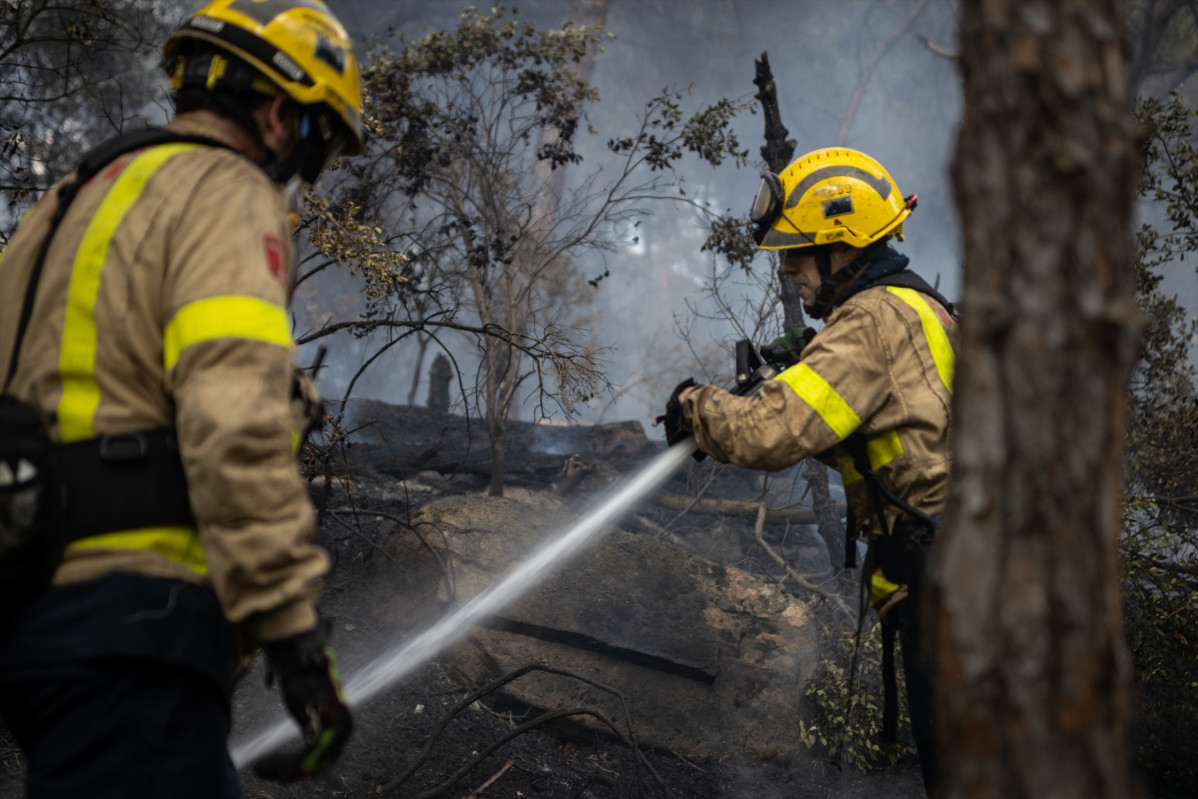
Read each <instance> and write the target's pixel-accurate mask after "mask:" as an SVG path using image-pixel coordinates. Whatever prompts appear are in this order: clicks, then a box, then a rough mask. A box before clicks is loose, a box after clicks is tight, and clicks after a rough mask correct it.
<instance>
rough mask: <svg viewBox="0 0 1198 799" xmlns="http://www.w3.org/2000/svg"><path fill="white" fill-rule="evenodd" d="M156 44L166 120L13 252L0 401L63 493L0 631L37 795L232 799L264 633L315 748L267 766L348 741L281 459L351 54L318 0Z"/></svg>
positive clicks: (305, 413)
mask: <svg viewBox="0 0 1198 799" xmlns="http://www.w3.org/2000/svg"><path fill="white" fill-rule="evenodd" d="M164 55H165V60H164V67H165V69H166V70H167V72H168V74H169V76H170V80H171V85H172V88H173V89H174V90H175V100H176V114H175V117H174V118H173V120H172V121H171V122H170V124H169V125H167V127H166V131H167V133H166V134H162V133H161V131H159V132H158V135H151V136H150V137H148V138H145V137H144V136H143V138H141V139H134V140H133V143H132V145H130V142H129V141H128V140H126V141H124V142H118V143H117V144H111V143H110V144H109V145H108V146H107V148H106V149H105V148H100V150H101V156H99V157H97V156H96V155H95V153H94V152H93V155H92V156H91V157H90V163H89V160H88V159H85V160H84V163H83V164H81V166H80V170H79V171H80V172H81V173H83V174H85V175H86V174H91V173H94V174H93V175H92V176H91V178H90V180H88V181H86V182H82V181H79V182H77V183H73V182H72V180H71V178H70V177H68V178H67V179H66V180H64V181H62V182H60V183H59V184H57V185H56V186H55V187H54V188H53V189H51V190H50V191H49V192H48V193H47V195H46V196H45V197H44V198H42V200H41V201H40V202H39V203H38V205H37V206H36V207H35V208H34V209H33V210H32V211H31V212H30V213H29V214H28V215H27V216H26V218H25V219H24V220H23V221H22V223H21V225H20V226H19V228H18V229H17V231H16V233H15V234H14V235H13V237H12V240H11V242H10V243H9V246H8V248H7V251H6V252H5V254H4V256H3V261H2V262H0V375H7V378H6V380H5V385H4V388H3V391H2V392H0V393H3V394H5V395H8V397H6V398H5V399H6V400H7V399H8V398H15V399H16V400H19V401H22V402H23V403H25V404H26V405H27V406H31V407H32V408H33V409H34V411H35V412H36V413H37V414H38V415H39V416H40V418H41V419H42V420H43V422H44V424H45V431H46V433H48V437H49V439H50V440H51V441H52V442H53V453H54V457H53V462H54V463H55V464H56V467H57V473H56V474H57V477H56V481H57V482H56V483H55V485H57V486H58V488H57V489H56V490H60V491H61V494H62V496H63V497H65V499H64V501H63V502H61V503H59V506H56V507H53V508H51V509H50V510H48V511H47V513H49V514H57V515H58V517H59V518H58V521H57V522H55V523H54V524H49V525H43V526H44V527H45V529H44V530H42V531H41V533H39V534H44V535H45V536H50V535H51V534H59V533H61V535H62V538H63V539H64V541H63V546H64V547H65V549H63V551H62V552H61V553H55V554H54V557H55V560H54V561H53V562H52V563H51V570H52V572H53V580H52V585H51V586H49V587H48V588H45V589H44V590H40V591H39V590H38V589H37V587H36V586H34V587H31V588H30V589H29V592H27V593H33V592H36V596H24V597H19V598H17V600H16V601H19V602H21V603H22V605H23V606H22V607H21V608H19V609H16V610H14V608H13V607H12V606H8V607H6V608H5V609H4V610H3V616H2V617H0V626H2V630H0V711H2V713H3V717H4V720H5V723H6V724H7V725H8V727H9V729H10V730H11V731H12V732H13V734H14V735H15V736H16V738H17V740H18V742H19V743H20V745H21V746H22V748H23V749H24V751H25V753H26V755H27V758H28V789H27V790H28V795H29V796H30V797H31V798H36V797H51V796H53V797H67V796H69V797H82V796H87V797H124V798H125V799H128V798H129V797H166V796H170V797H203V799H213V797H238V796H240V795H241V793H240V789H239V788H238V785H237V775H236V772H235V770H234V768H233V766H232V762H231V760H230V757H229V754H228V750H227V738H228V734H229V727H230V696H231V691H232V684H233V681H234V675H235V670H236V668H237V666H238V664H239V662H241V661H240V658H242V657H243V656H245V655H247V653H252V651H253V648H254V647H255V646H257V645H261V647H262V648H263V649H264V651H265V653H266V655H267V660H268V662H269V671H270V672H271V673H272V675H273V679H274V681H275V682H276V683H277V685H278V686H279V688H280V690H281V694H282V698H283V701H284V703H285V704H286V707H287V708H288V710H289V711H290V712H291V714H292V715H293V716H294V717H295V718H296V720H297V721H298V723H299V724H300V726H301V727H302V728H303V730H304V733H305V745H304V751H303V752H302V753H301V754H285V755H284V754H279V755H273V756H270V757H269V758H267V759H264V760H263V761H260V762H259V764H258V767H259V771H260V773H262V774H263V775H265V776H268V777H272V778H278V779H294V778H298V777H303V776H307V775H309V774H313V773H316V772H319V771H321V770H323V769H324V768H327V767H328V766H329V765H330V764H331V763H332V762H333V760H334V759H335V758H336V757H337V756H338V754H339V752H340V751H341V749H342V747H343V745H344V743H345V741H346V738H347V736H348V735H349V732H350V728H351V720H350V715H349V711H348V709H347V707H346V705H345V703H344V700H343V698H342V696H341V691H340V686H339V683H338V677H337V671H336V666H335V662H334V659H333V655H332V650H331V649H330V648H329V647H328V643H327V638H328V624H327V623H322V621H321V619H320V617H319V615H318V613H317V609H316V605H315V600H316V594H317V591H318V581H319V580H320V578H321V577H322V576H323V575H324V574H325V572H326V571H327V568H328V560H327V556H326V554H325V553H324V552H323V551H322V550H320V549H318V548H317V547H315V546H313V544H312V543H311V541H312V536H313V532H314V523H315V515H314V512H313V508H312V505H311V502H310V500H309V498H308V495H307V492H306V489H305V484H304V481H303V479H302V477H301V474H300V470H299V468H298V464H297V461H296V457H295V449H296V448H297V447H298V444H299V443H300V441H301V437H302V435H303V434H304V433H305V432H306V427H307V425H308V423H309V421H310V419H311V414H312V411H313V410H314V408H315V407H316V401H315V393H314V391H313V390H312V385H311V381H310V380H308V379H307V378H306V376H302V375H300V374H299V373H297V372H296V371H295V368H294V364H293V349H294V345H293V342H292V338H291V332H290V322H289V316H288V311H287V307H288V302H289V299H290V293H291V288H292V281H293V275H292V270H293V259H292V244H291V241H290V239H291V233H292V231H291V225H290V223H289V220H288V210H289V209H288V202H287V196H288V191H285V189H284V187H285V186H289V187H290V192H291V194H292V195H294V193H295V192H296V191H298V188H299V186H300V181H301V180H302V181H307V182H311V181H313V180H315V178H316V176H317V175H318V174H319V173H320V171H321V169H322V168H323V167H324V166H325V165H326V164H327V163H328V161H329V160H331V159H332V158H334V157H336V156H338V155H350V154H354V153H357V152H359V151H361V149H362V146H363V129H362V123H361V119H360V96H359V91H360V89H359V78H358V68H357V64H356V62H355V59H354V54H353V50H352V46H351V43H350V40H349V38H348V36H347V34H346V32H345V30H344V28H343V27H342V26H341V24H340V23H339V22H338V21H337V20H336V19H335V18H334V17H333V15H332V14H331V13H330V12H329V10H328V9H327V7H326V6H324V5H323V4H322V3H320V2H318V1H317V0H272V2H265V3H263V2H249V1H248V0H215V2H210V3H209V4H207V5H206V6H205V7H204V8H202V9H201V10H199V11H198V12H196V14H195V15H194V16H193V17H192V18H191V19H190V20H188V21H187V22H186V23H184V24H183V26H182V27H181V28H180V29H179V30H178V31H177V32H176V33H175V34H173V35H172V36H171V38H170V39H169V40H168V42H167V43H166V46H165V50H164ZM143 133H144V132H143ZM129 146H134V147H135V149H133V150H131V151H128V152H122V150H127V149H128V147H129ZM114 153H115V156H113V154H114ZM109 156H113V157H109ZM97 158H98V160H99V161H100V162H101V163H96V162H97ZM85 166H86V167H87V169H86V170H85ZM64 186H67V187H69V189H67V188H64ZM64 210H65V213H62V214H61V219H60V220H58V221H57V224H55V221H56V220H54V219H53V217H54V215H55V212H56V211H59V212H62V211H64ZM39 262H40V264H41V265H40V267H39V268H36V269H35V266H37V265H38V264H39ZM39 273H40V274H39ZM27 304H28V312H27V313H26V314H22V308H23V306H25V305H27ZM22 316H25V317H27V318H25V319H20V317H22ZM19 319H20V321H19ZM6 407H7V406H6ZM5 469H7V470H8V471H7V473H4V474H0V477H3V478H6V479H7V480H8V481H12V480H13V479H14V475H13V474H12V470H11V469H9V468H8V467H7V466H6V467H5ZM27 470H28V471H30V473H32V461H30V462H29V463H24V462H22V463H21V466H20V468H19V469H18V470H17V471H18V474H17V475H16V479H17V480H18V481H19V480H20V479H21V477H22V473H24V472H25V471H27ZM2 471H4V470H0V472H2ZM0 590H3V589H0Z"/></svg>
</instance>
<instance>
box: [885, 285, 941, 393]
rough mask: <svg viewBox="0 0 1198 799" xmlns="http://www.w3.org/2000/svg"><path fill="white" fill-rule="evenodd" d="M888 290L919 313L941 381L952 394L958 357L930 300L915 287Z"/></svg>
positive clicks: (894, 287)
mask: <svg viewBox="0 0 1198 799" xmlns="http://www.w3.org/2000/svg"><path fill="white" fill-rule="evenodd" d="M886 290H887V291H889V292H890V293H891V294H893V295H895V296H896V297H898V298H899V299H901V300H902V301H903V302H905V303H907V304H908V305H910V306H911V307H912V308H913V309H914V310H915V313H917V314H919V323H920V325H921V326H922V327H923V336H924V338H925V339H926V340H927V342H928V349H930V350H931V351H932V360H933V361H934V362H935V363H936V371H937V372H939V373H940V382H941V383H944V387H945V388H946V389H948V393H949V394H952V393H953V372H954V371H955V369H956V358H955V356H954V355H953V347H952V345H951V344H949V342H948V333H946V332H945V330H944V325H942V324H940V319H939V318H938V317H937V316H936V312H935V311H933V310H932V308H931V306H930V305H929V304H928V300H926V299H925V298H924V297H923V295H921V294H920V293H919V292H918V291H916V290H915V289H906V288H900V287H899V286H887V287H886Z"/></svg>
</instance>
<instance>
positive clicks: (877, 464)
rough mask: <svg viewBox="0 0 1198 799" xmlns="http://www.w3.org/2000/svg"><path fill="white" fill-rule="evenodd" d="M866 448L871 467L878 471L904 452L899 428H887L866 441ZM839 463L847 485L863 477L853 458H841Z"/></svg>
mask: <svg viewBox="0 0 1198 799" xmlns="http://www.w3.org/2000/svg"><path fill="white" fill-rule="evenodd" d="M865 450H866V452H867V453H869V467H870V468H871V469H873V470H874V471H875V472H876V471H877V470H878V469H881V468H882V467H883V466H886V465H888V464H889V463H890V462H891V461H893V460H894V459H895V458H897V457H898V456H899V455H902V454H903V442H902V441H899V436H898V431H897V430H887V431H886V432H885V433H882V434H881V435H880V436H876V437H874V438H871V439H870V440H869V441H868V442H867V443H866V445H865ZM837 465H838V466H839V467H840V481H841V482H842V483H845V484H846V485H847V484H849V483H855V482H857V481H858V480H860V479H861V473H860V472H858V471H857V466H856V464H854V463H853V459H852V458H848V457H845V458H840V459H839V461H838V462H837Z"/></svg>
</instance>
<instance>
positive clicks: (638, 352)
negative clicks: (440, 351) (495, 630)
mask: <svg viewBox="0 0 1198 799" xmlns="http://www.w3.org/2000/svg"><path fill="white" fill-rule="evenodd" d="M518 8H519V11H520V17H521V18H522V19H525V20H528V21H532V22H535V23H536V24H537V25H538V26H539V27H555V26H557V25H559V24H560V22H561V20H562V18H563V17H564V16H565V15H566V14H567V13H568V11H569V6H568V4H566V3H563V2H560V0H530V1H529V2H522V3H520V4H519V6H518ZM458 10H459V9H458V6H457V4H451V3H444V2H424V3H418V2H414V3H405V4H403V7H402V9H401V10H396V7H395V6H394V5H393V4H391V3H383V2H378V1H377V0H341V2H338V3H337V5H336V11H337V13H338V14H340V15H341V16H342V17H343V19H344V20H345V21H346V23H347V26H348V27H349V28H350V29H351V33H353V34H354V35H355V36H362V35H374V34H375V33H376V32H378V31H383V30H386V29H387V28H388V26H390V27H393V28H395V30H396V32H397V33H402V34H403V35H404V36H405V37H406V38H407V40H409V41H410V40H412V39H414V38H416V37H418V36H420V35H422V33H423V32H424V31H425V30H435V29H447V28H451V27H453V26H454V25H455V24H456V17H457V12H458ZM917 10H918V13H917V14H916V13H915V12H916V11H917ZM606 20H607V21H606V29H605V31H606V33H608V34H611V35H612V36H614V38H608V39H605V40H604V42H603V51H602V52H601V53H600V54H599V55H598V57H597V60H596V62H595V65H594V69H593V72H592V76H591V80H592V86H593V87H594V88H595V89H596V90H597V91H598V93H599V96H600V98H601V99H600V101H599V102H598V103H592V104H590V105H589V106H588V107H587V109H586V113H587V117H588V119H587V122H588V123H589V124H590V125H591V126H592V127H593V128H594V129H595V130H596V131H597V132H598V133H597V135H587V134H581V139H580V152H581V154H582V155H583V159H584V160H583V162H582V164H581V165H580V166H578V167H570V168H569V171H568V172H567V183H568V184H569V183H571V182H576V181H579V180H581V179H582V177H583V176H585V175H587V174H589V173H590V172H591V171H592V170H594V169H595V168H601V167H602V165H603V164H604V162H605V160H606V159H607V158H609V157H610V156H609V154H608V153H607V152H606V147H605V144H606V142H607V140H608V138H609V137H611V136H615V135H619V134H620V133H621V132H627V131H629V130H631V129H633V126H634V125H635V123H636V120H637V115H638V114H639V113H640V112H642V111H643V110H644V106H645V103H646V102H647V101H648V100H649V99H650V98H651V97H653V96H655V95H657V94H659V93H661V92H662V91H663V90H666V89H678V90H682V91H683V92H684V99H683V105H684V108H685V110H687V111H688V112H693V111H696V110H698V109H700V108H701V107H703V106H705V105H707V104H710V103H713V102H715V101H717V100H719V99H721V98H725V97H727V98H742V99H745V100H748V98H749V97H750V96H751V95H752V94H753V93H754V92H755V90H756V89H755V87H754V85H753V82H752V81H753V77H754V60H755V59H757V58H759V57H760V56H761V54H762V53H763V52H768V54H769V58H770V64H771V66H772V68H773V72H774V76H775V78H776V82H777V87H778V97H779V102H780V105H781V111H782V119H783V123H784V124H785V125H786V126H787V128H788V129H789V130H790V135H791V137H792V138H794V139H795V140H796V143H797V145H796V150H795V154H796V156H797V155H800V154H802V153H804V152H807V151H809V150H812V149H816V148H818V147H824V146H829V145H833V144H843V145H845V146H848V147H853V148H856V149H860V150H862V151H864V152H867V153H869V154H870V155H872V156H873V157H874V158H876V159H877V160H879V161H880V162H881V163H882V164H883V165H885V166H886V167H887V169H888V170H889V171H890V173H891V175H892V176H893V177H894V179H895V181H896V182H897V183H898V185H899V188H900V189H901V190H902V192H903V193H904V194H911V193H916V194H918V195H919V207H918V209H917V210H916V212H915V213H914V214H913V215H912V216H911V217H910V219H909V220H908V221H907V223H906V225H905V228H906V234H907V241H906V242H903V243H901V244H899V245H898V248H899V249H900V251H902V252H903V253H905V254H906V255H908V256H910V257H911V262H912V268H913V269H915V270H916V271H917V272H919V273H920V274H921V275H922V276H923V277H925V278H926V279H927V280H928V281H929V282H931V283H933V284H935V283H937V282H938V283H939V288H940V290H941V292H942V293H943V294H945V295H946V296H947V297H949V298H950V299H956V298H958V297H959V286H960V256H959V251H960V239H959V236H958V233H957V227H958V225H957V217H956V212H955V208H954V201H953V197H952V191H951V185H950V181H949V177H948V165H949V163H950V160H951V157H952V147H953V142H954V137H955V134H956V127H957V123H958V120H959V116H960V106H961V97H960V86H959V80H958V75H957V69H956V65H955V63H953V61H952V60H951V59H949V58H946V57H945V56H944V55H942V54H941V52H943V50H951V49H953V48H954V47H955V43H956V25H957V5H956V4H955V3H919V2H917V1H916V0H900V1H899V2H891V3H876V2H872V0H841V2H836V3H801V4H796V3H793V2H787V1H786V0H753V1H752V2H748V1H746V0H706V1H705V2H702V3H679V2H675V1H674V0H609V3H608V10H607V17H606ZM929 42H930V43H931V44H932V45H935V49H933V47H929V46H928V43H929ZM938 51H941V52H938ZM762 130H763V121H762V117H761V115H760V114H750V113H748V112H745V113H742V114H741V116H740V118H739V120H738V121H737V123H736V125H735V132H736V135H737V137H738V139H739V141H740V144H741V147H742V148H744V149H747V150H748V151H749V153H750V156H749V157H750V164H749V165H748V166H746V167H742V168H737V167H736V166H735V165H734V164H730V163H725V164H723V165H721V166H720V167H718V168H712V167H710V166H708V165H706V164H703V163H700V162H698V161H697V159H690V160H687V161H684V162H683V163H684V166H683V167H682V169H683V170H684V171H683V174H682V177H683V178H684V179H685V181H686V197H685V198H683V197H679V202H677V203H665V202H660V203H657V204H655V205H652V206H651V215H650V216H649V217H648V218H647V219H645V220H644V221H643V222H642V224H640V225H639V227H636V228H631V227H630V228H629V229H627V230H626V231H624V237H625V240H626V241H627V243H628V246H627V247H625V248H623V249H621V250H620V251H617V252H615V253H602V254H592V255H590V256H588V257H586V258H583V259H580V260H579V262H578V266H579V267H580V268H581V270H582V272H583V273H584V274H586V275H588V276H598V275H602V274H604V273H605V272H606V273H607V275H608V276H607V277H606V278H605V279H603V280H602V281H600V282H599V283H598V286H597V287H596V288H594V290H593V292H592V294H593V303H594V306H593V313H592V316H593V317H594V321H593V323H591V324H589V326H588V329H587V330H586V331H584V332H585V335H587V336H589V338H590V340H591V341H592V342H593V343H595V344H596V345H598V346H602V347H608V348H611V349H610V352H609V353H608V354H607V356H606V359H607V361H608V375H609V378H610V379H611V381H612V383H613V385H614V389H615V391H614V396H600V397H598V398H594V399H592V400H591V401H590V402H589V403H587V404H585V405H582V406H581V407H580V418H581V419H582V420H583V421H587V422H595V421H615V420H624V419H636V420H641V421H646V420H648V419H650V418H651V417H652V416H653V415H655V414H656V413H659V412H660V406H661V405H662V403H663V402H664V398H665V396H666V395H667V394H668V391H669V389H670V388H671V387H672V386H673V385H674V384H675V383H677V382H678V381H679V380H681V379H682V378H684V377H686V376H688V375H690V374H695V375H708V376H716V375H719V374H723V375H727V374H729V373H730V372H731V363H732V352H731V343H732V341H733V340H734V339H735V338H736V337H738V333H737V331H736V329H735V327H734V326H733V325H731V324H729V323H727V322H725V321H720V320H719V319H718V317H719V316H720V311H719V309H718V308H717V307H716V306H715V304H714V303H713V300H712V298H711V297H710V296H709V292H708V289H707V287H708V286H710V284H711V282H712V275H713V273H714V272H718V271H722V270H724V269H726V268H727V267H726V265H725V264H722V263H718V262H714V261H713V259H712V258H711V256H710V254H709V253H704V252H700V247H701V246H702V244H703V242H704V240H705V238H706V235H707V223H706V220H705V219H704V217H703V214H702V213H701V212H700V211H699V210H698V209H697V208H696V207H695V205H693V204H692V203H697V204H699V205H701V206H706V207H709V208H710V210H712V211H714V212H717V213H719V212H725V211H728V210H730V211H731V212H733V213H734V214H737V215H744V214H745V213H747V208H748V205H749V203H750V201H751V199H752V196H753V194H754V192H755V191H756V188H757V184H758V181H759V174H760V172H761V171H762V169H763V163H762V161H761V158H760V155H759V152H758V150H759V148H760V146H761V144H762ZM842 135H843V139H842V140H841V139H840V137H841V136H842ZM771 268H772V267H771V262H770V258H769V257H768V256H766V255H765V254H762V255H761V256H759V257H758V259H757V260H756V261H755V263H754V270H755V271H756V272H758V274H757V275H754V276H745V277H744V278H739V277H736V276H733V277H732V279H730V280H729V281H728V282H727V283H726V284H725V285H724V286H723V289H722V291H723V292H724V293H726V299H727V300H729V301H730V302H731V303H732V307H733V308H736V307H737V304H738V303H740V302H742V301H746V300H747V301H749V302H757V301H759V299H760V297H761V295H762V293H763V289H762V281H763V280H765V279H768V277H769V273H770V270H771ZM350 289H351V286H348V285H343V286H338V287H337V290H350ZM323 291H327V289H323V288H322V292H323ZM325 343H327V342H325ZM342 346H346V347H347V349H344V350H342V349H341V347H342ZM472 350H473V346H472V345H469V346H465V347H463V348H462V349H461V350H459V351H457V353H456V354H457V355H458V356H459V357H460V359H461V364H460V365H461V366H462V368H463V372H464V373H465V374H464V378H465V379H466V381H467V382H470V381H472V380H473V377H474V374H473V371H472V370H473V369H474V368H475V367H476V364H477V356H476V355H475V354H474V353H473V352H472ZM365 352H366V351H365V350H364V349H363V348H362V347H361V346H360V343H359V342H340V343H339V344H338V345H337V349H334V351H333V355H334V356H337V357H331V358H330V359H329V361H328V362H329V363H330V364H334V363H339V364H340V365H339V366H337V367H336V369H330V370H328V371H327V372H326V374H325V375H324V376H323V377H322V382H321V388H322V391H323V392H324V393H325V394H326V395H329V396H340V395H341V393H342V392H343V391H344V388H345V385H346V383H347V381H348V379H349V377H350V376H351V375H352V374H353V372H354V371H356V369H357V368H358V366H359V365H360V364H361V363H362V362H363V360H364V358H365V357H366V356H365ZM301 360H302V358H301ZM430 360H431V353H430V355H429V356H428V357H426V358H425V359H424V361H423V369H422V371H426V370H427V367H428V363H429V362H430ZM416 364H417V358H416V356H415V353H414V352H413V350H412V348H407V349H405V348H404V346H403V345H400V346H398V347H395V348H394V350H393V352H392V353H391V354H389V355H388V356H386V357H385V359H384V360H380V361H379V362H378V363H376V364H375V365H374V366H372V367H371V368H370V369H369V370H368V371H367V372H366V373H365V374H364V375H363V376H362V378H361V379H360V380H359V382H358V384H357V385H356V386H355V391H354V393H355V395H357V396H362V397H370V398H376V399H382V400H386V401H389V402H400V403H402V402H406V401H407V398H408V397H409V396H410V395H411V396H414V397H415V401H416V402H418V403H421V402H423V401H424V397H425V396H426V394H427V388H426V387H425V385H426V384H425V383H424V382H423V381H424V380H425V379H426V378H424V377H423V376H422V375H419V374H417V373H416V371H415V368H416ZM417 380H418V381H421V382H420V383H419V384H418V385H417V388H416V390H415V391H413V390H412V385H413V381H417ZM455 389H456V386H455ZM514 413H515V415H516V416H517V418H524V419H528V418H531V408H517V409H515V411H514Z"/></svg>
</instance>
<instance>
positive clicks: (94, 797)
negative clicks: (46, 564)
mask: <svg viewBox="0 0 1198 799" xmlns="http://www.w3.org/2000/svg"><path fill="white" fill-rule="evenodd" d="M233 662H234V642H233V633H232V627H231V626H230V625H229V623H228V622H227V621H226V620H225V618H224V614H223V613H222V611H221V608H220V604H219V602H217V599H216V596H215V595H214V594H213V593H212V591H211V590H210V589H207V588H202V587H200V586H196V585H191V584H188V583H182V582H178V581H174V580H163V579H157V578H149V577H143V576H140V575H135V574H113V575H108V576H106V577H102V578H99V579H97V580H91V581H87V582H83V583H74V584H71V585H67V586H59V587H56V588H51V589H49V590H47V591H45V592H44V593H42V594H41V595H40V596H39V597H38V598H37V599H35V600H34V601H33V602H32V603H30V604H29V605H28V606H27V607H25V608H23V609H22V610H21V611H20V612H19V613H18V614H16V615H15V616H13V617H12V618H11V619H8V620H6V622H5V624H4V625H3V628H2V629H0V715H2V716H3V718H4V723H5V724H6V725H7V726H8V728H9V730H11V731H12V733H13V735H14V736H15V737H16V739H17V742H18V743H19V744H20V745H21V748H22V749H23V750H24V751H25V755H26V758H27V760H28V776H27V787H26V791H27V797H28V799H67V798H68V797H69V798H70V799H74V798H75V797H88V799H151V797H153V799H158V798H159V797H172V798H173V797H182V799H240V797H241V791H240V788H238V785H237V773H236V771H235V770H234V768H233V764H232V760H231V759H230V757H229V753H228V749H227V740H228V736H229V726H230V702H231V695H232V676H233Z"/></svg>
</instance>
